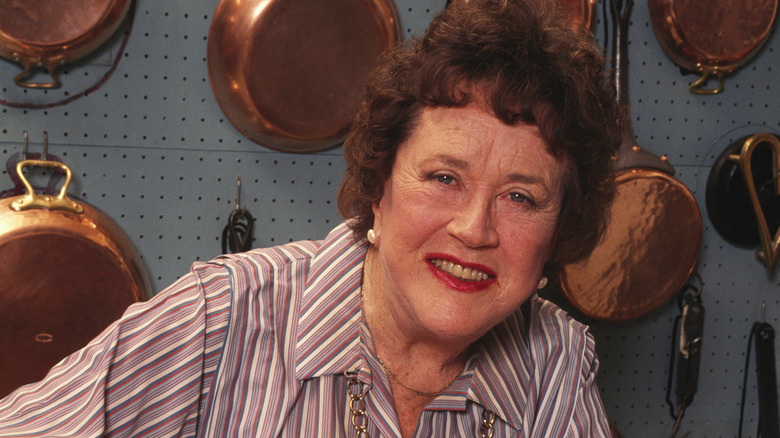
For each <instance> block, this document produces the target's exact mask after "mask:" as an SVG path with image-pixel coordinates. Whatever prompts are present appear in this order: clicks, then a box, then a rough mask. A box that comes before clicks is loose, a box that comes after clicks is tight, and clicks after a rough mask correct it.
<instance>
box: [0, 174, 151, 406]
mask: <svg viewBox="0 0 780 438" xmlns="http://www.w3.org/2000/svg"><path fill="white" fill-rule="evenodd" d="M36 168H44V169H46V170H49V171H51V172H52V173H56V172H63V173H64V175H65V181H64V184H63V185H62V188H61V189H60V191H59V193H57V194H47V193H36V192H35V190H34V189H33V187H32V186H31V184H30V182H29V181H28V179H27V178H26V177H25V176H24V174H23V170H27V171H31V172H35V169H36ZM16 172H18V175H19V177H20V179H21V181H22V183H23V185H24V187H25V194H23V195H20V196H14V197H9V198H4V199H0V285H2V286H0V370H3V372H2V373H0V398H2V397H3V396H4V395H6V394H8V393H10V392H11V391H12V390H14V389H15V388H17V387H19V386H21V385H23V384H27V383H32V382H35V381H38V380H40V379H41V378H43V377H44V376H45V375H46V373H47V372H48V370H49V369H50V368H51V367H52V366H53V365H55V364H56V363H57V362H58V361H60V360H61V359H63V358H64V357H65V356H67V355H68V354H70V353H72V352H74V351H76V350H78V349H80V348H81V347H83V346H85V345H86V344H87V343H88V342H89V341H90V340H91V339H93V338H94V337H95V336H97V335H98V334H100V332H101V331H103V330H104V329H105V328H106V327H108V326H109V325H110V324H111V323H112V322H113V321H114V320H116V319H118V318H119V317H120V316H121V315H122V313H123V312H124V310H125V309H126V308H127V307H128V306H129V305H130V304H132V303H134V302H136V301H141V300H145V299H147V298H149V297H150V296H151V286H150V284H149V279H148V277H147V275H146V271H145V270H144V268H143V265H142V262H141V259H140V256H139V255H138V253H137V252H136V249H135V247H134V246H133V244H132V242H131V241H130V239H129V238H128V237H127V235H126V234H125V233H124V232H123V231H122V229H121V228H120V227H119V226H118V225H117V224H116V223H115V222H114V221H112V220H111V219H110V218H109V217H108V216H106V215H105V214H104V213H102V212H101V211H99V210H98V209H96V208H95V207H93V206H91V205H89V204H87V203H86V202H84V201H81V200H77V199H75V198H71V197H69V196H68V195H67V190H68V186H69V184H70V181H71V171H70V169H69V168H68V167H67V166H66V165H65V164H63V163H60V162H57V161H48V160H45V159H44V160H31V159H28V160H23V161H20V162H19V163H18V164H17V166H16Z"/></svg>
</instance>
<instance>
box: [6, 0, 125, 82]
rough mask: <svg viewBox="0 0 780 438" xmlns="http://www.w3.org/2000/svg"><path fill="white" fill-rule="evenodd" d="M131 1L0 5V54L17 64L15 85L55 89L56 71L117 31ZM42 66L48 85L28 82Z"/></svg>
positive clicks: (29, 0) (30, 0)
mask: <svg viewBox="0 0 780 438" xmlns="http://www.w3.org/2000/svg"><path fill="white" fill-rule="evenodd" d="M130 2H131V0H78V1H73V0H10V1H2V2H0V56H2V57H4V58H7V59H10V60H11V61H14V62H17V63H19V64H21V65H22V67H23V71H22V72H21V73H19V74H18V75H16V77H14V82H15V83H16V84H17V85H19V86H21V87H26V88H57V87H59V86H60V85H61V83H60V80H59V78H58V77H57V73H56V71H55V69H56V68H57V67H59V66H60V65H62V64H66V63H68V62H71V61H75V60H77V59H80V58H82V57H84V56H85V55H87V54H89V53H90V52H92V51H93V50H95V49H97V48H98V47H99V46H100V45H101V44H103V43H104V42H105V41H106V40H108V38H109V37H110V36H111V35H112V34H113V33H114V32H115V31H116V29H117V28H118V27H119V25H120V24H121V23H122V20H123V19H124V17H125V15H127V11H128V9H129V8H130ZM36 67H43V68H44V69H46V70H47V71H48V73H49V75H50V76H51V82H33V81H32V80H31V79H30V77H31V76H32V75H33V72H32V70H33V69H34V68H36Z"/></svg>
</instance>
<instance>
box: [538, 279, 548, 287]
mask: <svg viewBox="0 0 780 438" xmlns="http://www.w3.org/2000/svg"><path fill="white" fill-rule="evenodd" d="M545 286H547V277H542V279H541V280H539V286H538V287H537V289H544V287H545Z"/></svg>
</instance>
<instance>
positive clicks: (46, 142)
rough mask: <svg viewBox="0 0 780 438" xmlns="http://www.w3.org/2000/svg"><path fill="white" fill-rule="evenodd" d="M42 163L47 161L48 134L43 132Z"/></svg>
mask: <svg viewBox="0 0 780 438" xmlns="http://www.w3.org/2000/svg"><path fill="white" fill-rule="evenodd" d="M41 159H42V160H43V161H49V133H48V132H46V131H43V155H41Z"/></svg>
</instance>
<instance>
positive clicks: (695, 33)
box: [647, 0, 778, 94]
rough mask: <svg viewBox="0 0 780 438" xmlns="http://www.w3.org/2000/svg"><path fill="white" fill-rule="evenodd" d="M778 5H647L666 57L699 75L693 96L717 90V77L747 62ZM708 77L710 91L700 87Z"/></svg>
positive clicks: (698, 0) (692, 1) (727, 1)
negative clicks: (714, 81)
mask: <svg viewBox="0 0 780 438" xmlns="http://www.w3.org/2000/svg"><path fill="white" fill-rule="evenodd" d="M777 3H778V0H718V1H712V0H648V2H647V6H648V8H649V10H650V21H651V23H652V27H653V31H654V32H655V35H656V37H657V38H658V42H659V43H660V45H661V48H662V49H663V51H664V52H665V53H666V55H667V56H668V57H669V58H670V59H671V60H672V61H674V62H675V63H676V64H677V65H679V66H680V67H682V68H683V69H685V70H688V71H692V72H697V73H699V74H701V77H700V78H699V80H697V81H696V82H694V83H693V84H691V86H690V90H691V92H693V93H696V94H716V93H719V92H721V91H723V78H724V76H725V75H727V74H729V73H731V72H733V71H734V70H736V69H737V68H739V67H740V66H742V65H743V64H745V63H746V62H747V61H748V60H749V59H750V58H752V57H753V56H754V55H755V54H756V53H757V52H758V50H759V49H760V48H761V46H762V45H763V43H764V42H765V41H766V38H767V36H769V33H770V32H771V30H772V25H773V24H774V21H775V17H776V15H777ZM711 76H715V77H716V78H717V80H718V86H717V87H716V88H705V87H706V86H707V81H708V79H709V78H710V77H711Z"/></svg>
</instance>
